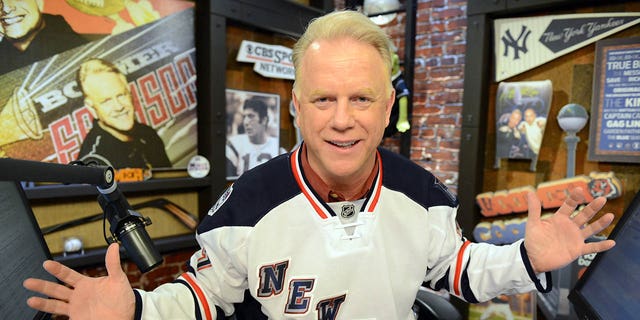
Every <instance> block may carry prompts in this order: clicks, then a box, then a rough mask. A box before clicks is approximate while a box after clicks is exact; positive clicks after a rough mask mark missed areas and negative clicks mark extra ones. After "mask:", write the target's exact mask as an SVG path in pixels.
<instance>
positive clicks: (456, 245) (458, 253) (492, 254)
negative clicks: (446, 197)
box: [425, 206, 551, 303]
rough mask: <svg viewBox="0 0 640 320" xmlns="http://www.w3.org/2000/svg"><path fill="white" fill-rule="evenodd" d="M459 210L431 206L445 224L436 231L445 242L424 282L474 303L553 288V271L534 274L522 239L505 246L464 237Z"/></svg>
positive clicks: (442, 223) (430, 211)
mask: <svg viewBox="0 0 640 320" xmlns="http://www.w3.org/2000/svg"><path fill="white" fill-rule="evenodd" d="M456 212H457V207H454V208H452V207H447V206H440V207H434V208H430V209H429V213H430V214H433V215H434V219H435V220H436V221H437V224H439V225H441V226H443V227H442V230H440V232H434V237H441V240H440V241H441V242H442V243H443V245H442V246H440V248H441V249H440V252H439V253H438V256H439V260H438V263H437V264H436V265H435V266H433V267H432V268H431V270H428V272H427V276H426V278H425V281H426V282H427V284H428V285H429V287H431V288H433V289H436V290H439V289H442V288H445V289H447V290H448V291H449V292H450V293H451V294H453V295H455V296H457V297H459V298H461V299H463V300H465V301H467V302H471V303H477V302H484V301H488V300H490V299H492V298H494V297H496V296H498V295H500V294H507V295H510V294H516V293H524V292H530V291H533V290H536V289H537V290H538V291H541V292H548V291H549V290H550V288H551V277H550V273H542V274H535V273H534V271H533V267H532V266H531V263H530V262H529V258H528V256H527V254H526V250H525V249H524V241H523V240H519V241H517V242H515V243H512V244H510V245H504V246H496V245H492V244H487V243H472V242H471V241H469V240H467V239H465V238H464V237H463V236H462V232H461V231H460V228H459V227H458V225H457V223H456V220H455V216H456ZM438 220H440V221H438ZM434 240H435V239H434Z"/></svg>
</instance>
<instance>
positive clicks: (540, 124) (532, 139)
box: [518, 108, 547, 157]
mask: <svg viewBox="0 0 640 320" xmlns="http://www.w3.org/2000/svg"><path fill="white" fill-rule="evenodd" d="M546 125H547V119H546V118H544V117H538V113H537V112H536V111H535V110H534V109H533V108H527V109H525V110H524V121H523V122H521V123H520V124H519V125H518V129H519V130H520V132H522V133H523V134H524V136H525V137H526V139H527V145H528V146H529V150H531V152H533V154H532V155H531V156H532V157H537V156H538V153H539V152H540V146H541V145H542V135H543V133H544V128H545V126H546Z"/></svg>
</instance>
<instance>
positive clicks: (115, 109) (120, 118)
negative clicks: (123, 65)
mask: <svg viewBox="0 0 640 320" xmlns="http://www.w3.org/2000/svg"><path fill="white" fill-rule="evenodd" d="M83 88H84V92H85V102H86V104H87V105H88V106H89V107H90V108H91V109H92V110H93V111H94V112H95V113H94V116H95V117H97V118H98V119H99V121H100V122H101V124H102V125H103V127H106V128H105V129H108V128H111V129H115V130H118V131H128V130H131V128H132V127H133V123H134V113H133V112H134V108H133V99H132V98H131V93H130V92H129V87H128V85H127V81H126V79H125V77H124V76H123V75H120V74H116V73H113V72H102V73H96V74H92V75H89V76H87V78H86V79H85V83H84V87H83Z"/></svg>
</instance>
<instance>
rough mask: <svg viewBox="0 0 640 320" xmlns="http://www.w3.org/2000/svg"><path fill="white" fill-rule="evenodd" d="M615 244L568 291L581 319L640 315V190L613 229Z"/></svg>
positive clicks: (621, 317) (598, 256)
mask: <svg viewBox="0 0 640 320" xmlns="http://www.w3.org/2000/svg"><path fill="white" fill-rule="evenodd" d="M609 238H610V239H614V240H615V241H616V245H615V247H613V248H612V249H610V250H609V251H605V252H601V253H598V254H597V255H596V258H595V259H594V260H593V262H591V265H589V267H588V268H587V270H586V271H585V272H584V274H583V275H582V277H580V279H578V281H577V282H576V285H575V286H574V288H573V289H572V290H571V292H570V293H569V301H571V303H573V307H574V309H575V311H576V314H577V315H578V317H579V318H580V319H637V318H638V316H640V272H639V270H638V269H639V267H640V192H638V193H637V194H636V195H635V197H634V198H633V200H632V201H631V204H630V205H629V206H628V207H627V209H626V210H625V212H624V214H623V215H622V217H621V218H620V220H619V221H618V223H617V224H616V226H615V227H614V228H613V231H612V232H611V235H610V236H609Z"/></svg>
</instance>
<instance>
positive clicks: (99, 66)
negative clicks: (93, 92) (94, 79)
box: [76, 58, 127, 92]
mask: <svg viewBox="0 0 640 320" xmlns="http://www.w3.org/2000/svg"><path fill="white" fill-rule="evenodd" d="M98 73H114V74H116V75H118V76H120V77H121V80H122V81H124V83H125V84H126V83H127V78H126V77H125V75H124V74H123V73H122V71H120V69H118V67H117V66H116V65H115V64H113V63H111V62H109V61H107V60H104V59H100V58H91V59H89V60H87V61H85V62H83V63H82V64H80V68H78V73H77V75H76V78H77V82H78V86H79V87H80V91H82V92H84V84H85V81H86V79H87V77H89V76H91V75H94V74H98Z"/></svg>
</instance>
